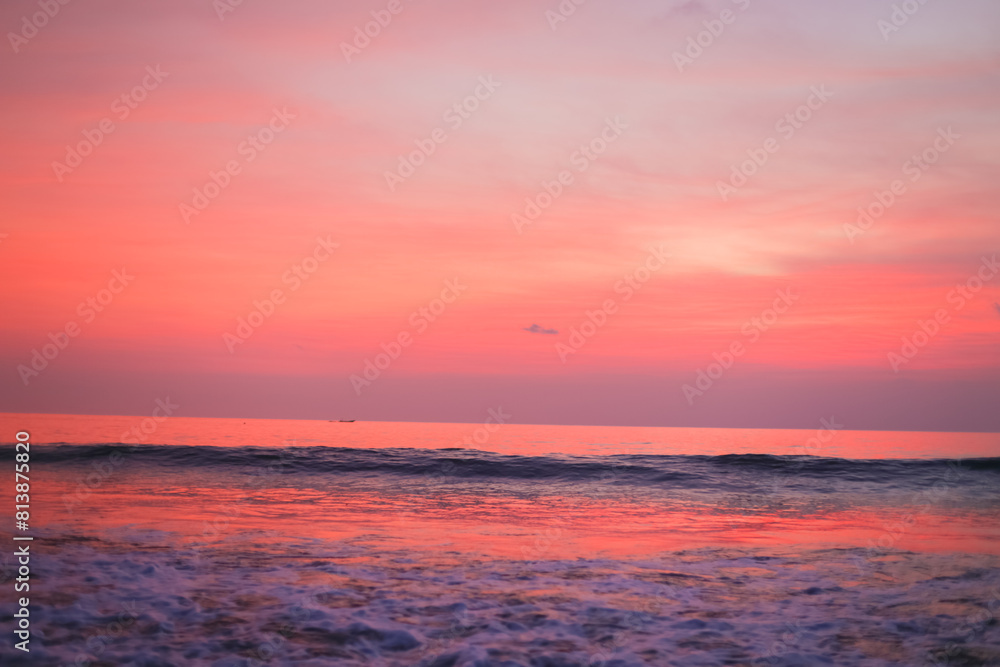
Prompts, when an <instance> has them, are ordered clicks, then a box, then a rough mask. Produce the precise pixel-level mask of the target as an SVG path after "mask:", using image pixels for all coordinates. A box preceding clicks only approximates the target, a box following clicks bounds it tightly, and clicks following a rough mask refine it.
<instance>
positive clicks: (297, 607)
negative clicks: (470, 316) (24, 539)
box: [0, 409, 1000, 667]
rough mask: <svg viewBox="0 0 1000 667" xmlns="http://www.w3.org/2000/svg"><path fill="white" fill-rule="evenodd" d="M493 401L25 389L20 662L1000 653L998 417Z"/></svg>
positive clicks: (947, 657)
mask: <svg viewBox="0 0 1000 667" xmlns="http://www.w3.org/2000/svg"><path fill="white" fill-rule="evenodd" d="M498 421H500V422H502V421H504V418H503V412H502V410H499V409H497V410H494V411H493V412H491V413H484V423H482V424H417V423H364V422H353V423H344V422H326V421H322V422H321V421H282V420H242V419H240V420H236V419H191V418H183V417H176V416H175V417H169V418H165V419H164V418H160V419H153V418H152V417H148V418H146V417H105V416H70V415H13V414H3V415H0V424H2V426H3V429H2V432H0V442H2V444H0V461H2V463H0V465H3V466H9V469H8V470H9V473H10V475H11V476H13V466H14V444H13V443H14V434H15V433H16V432H17V431H22V430H23V431H27V432H29V433H30V436H31V438H30V441H31V443H32V444H31V461H30V465H31V472H30V477H31V518H30V528H29V530H28V531H27V532H20V531H17V532H15V531H13V530H12V528H13V509H12V510H11V517H10V519H8V520H5V521H4V522H3V523H2V525H3V530H2V531H0V538H2V539H3V540H4V542H5V543H6V544H8V545H10V544H13V542H12V540H11V537H12V536H13V535H15V534H16V535H31V536H33V537H34V541H33V542H32V546H31V549H32V561H31V581H30V585H31V591H30V595H31V603H32V604H31V627H32V642H31V653H30V654H24V653H22V652H20V651H17V650H15V649H14V648H13V640H12V639H10V637H12V636H13V633H12V630H13V620H14V619H13V617H12V614H13V612H14V610H15V608H16V607H15V605H14V601H13V600H14V594H13V593H12V589H13V581H12V579H13V578H14V577H16V576H17V573H16V563H15V562H14V560H13V557H12V552H13V549H12V548H5V549H4V550H3V553H2V555H0V586H2V587H3V588H4V590H5V591H7V592H6V594H5V595H4V596H0V619H2V623H0V626H2V627H4V628H5V630H4V631H5V633H6V634H7V636H6V637H5V638H4V641H3V642H2V643H0V664H3V665H22V664H23V665H84V664H87V665H91V667H95V666H101V665H148V666H161V665H162V666H165V665H211V666H213V667H235V666H250V665H307V666H320V665H345V666H354V665H384V666H386V667H390V666H391V667H396V666H399V667H402V666H410V665H414V666H418V667H472V666H476V667H570V666H584V665H587V666H591V665H593V666H595V667H596V666H603V667H632V666H639V665H679V666H680V665H683V666H689V665H690V666H695V665H697V666H702V665H705V666H708V665H754V666H757V665H784V666H789V667H791V666H796V665H865V666H868V665H871V666H883V665H894V666H895V665H899V666H908V667H909V666H914V665H954V666H965V665H998V666H1000V624H998V622H997V618H996V617H997V615H998V614H1000V521H998V519H1000V434H968V433H966V434H957V433H903V432H860V431H849V430H845V429H844V427H843V426H842V425H839V424H837V423H836V421H835V419H834V418H832V417H826V418H824V419H822V420H821V419H819V418H817V425H816V429H813V430H808V431H802V430H739V429H682V428H626V427H569V426H531V425H517V424H508V423H501V424H498V423H497V422H498ZM5 493H6V496H7V497H8V500H9V501H13V497H12V496H13V489H12V488H11V487H10V486H8V489H7V491H6V492H5ZM19 595H20V594H19ZM7 629H10V632H7Z"/></svg>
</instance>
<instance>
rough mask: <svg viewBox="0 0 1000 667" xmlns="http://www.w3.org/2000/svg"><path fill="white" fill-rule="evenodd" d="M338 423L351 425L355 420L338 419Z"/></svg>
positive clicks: (330, 420)
mask: <svg viewBox="0 0 1000 667" xmlns="http://www.w3.org/2000/svg"><path fill="white" fill-rule="evenodd" d="M327 421H329V422H332V421H333V420H332V419H327ZM337 421H338V422H341V423H344V424H350V423H351V422H353V421H354V420H353V419H338V420H337Z"/></svg>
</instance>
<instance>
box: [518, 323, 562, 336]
mask: <svg viewBox="0 0 1000 667" xmlns="http://www.w3.org/2000/svg"><path fill="white" fill-rule="evenodd" d="M524 331H527V332H528V333H538V334H557V333H559V332H558V331H557V330H556V329H546V328H545V327H542V326H539V325H537V324H532V325H531V326H530V327H524Z"/></svg>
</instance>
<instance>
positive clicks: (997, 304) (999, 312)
mask: <svg viewBox="0 0 1000 667" xmlns="http://www.w3.org/2000/svg"><path fill="white" fill-rule="evenodd" d="M993 307H994V308H996V309H997V315H1000V303H997V302H996V301H994V302H993Z"/></svg>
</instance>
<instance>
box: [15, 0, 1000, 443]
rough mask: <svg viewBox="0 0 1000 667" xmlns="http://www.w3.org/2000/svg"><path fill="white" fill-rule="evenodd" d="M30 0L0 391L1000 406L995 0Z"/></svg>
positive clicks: (224, 403)
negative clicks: (64, 1) (578, 1)
mask: <svg viewBox="0 0 1000 667" xmlns="http://www.w3.org/2000/svg"><path fill="white" fill-rule="evenodd" d="M51 5H52V6H51V7H49V11H50V12H51V13H54V16H51V17H49V16H45V15H44V13H43V9H40V7H43V8H44V7H46V6H48V4H47V3H46V2H45V1H44V0H43V1H42V2H41V3H38V2H37V1H36V2H27V1H24V0H17V1H15V2H7V3H4V5H3V7H2V8H0V26H2V27H3V29H4V33H5V35H6V38H5V43H4V44H3V45H2V47H0V51H2V52H3V55H2V57H0V75H2V77H3V81H4V85H3V87H2V88H0V108H2V111H0V113H2V114H3V118H4V123H3V132H4V136H5V139H4V150H3V151H2V153H0V189H2V198H3V202H4V207H3V208H4V212H3V216H2V218H0V280H2V281H3V285H4V288H3V290H2V293H0V308H2V312H3V320H2V321H3V326H2V330H0V358H2V367H3V369H4V371H3V373H2V374H0V392H2V396H3V405H2V406H0V409H2V410H4V411H21V412H69V413H74V412H80V413H108V414H148V413H149V412H151V411H152V409H153V407H154V400H155V399H157V398H165V397H169V398H170V399H171V400H172V401H173V402H175V403H177V404H179V405H180V406H181V407H180V410H179V414H183V415H184V416H239V417H290V418H318V419H336V418H357V419H362V420H417V421H469V422H477V421H483V420H485V419H486V418H487V410H489V409H490V408H497V407H502V408H503V409H504V411H505V412H507V413H510V414H511V415H512V416H513V421H518V422H528V423H531V422H535V423H582V424H642V425H663V426H747V427H758V426H759V427H805V428H810V427H818V426H819V423H820V419H821V418H830V417H831V416H834V417H836V418H837V419H838V420H839V421H840V422H841V423H843V424H844V425H845V426H846V427H847V428H857V429H904V430H906V429H912V430H919V429H928V430H973V431H976V430H979V431H995V430H1000V411H998V410H997V408H996V405H997V396H998V392H1000V305H998V302H1000V266H997V265H996V258H997V256H998V254H1000V243H998V238H1000V233H998V232H1000V214H998V209H997V199H996V193H997V192H998V183H1000V113H998V111H1000V108H998V106H1000V105H998V103H1000V41H998V40H997V35H998V34H1000V4H998V3H996V2H994V1H993V0H951V1H950V2H941V1H938V2H927V3H926V4H924V5H919V3H917V2H916V0H911V2H908V3H896V7H897V9H895V10H894V4H893V2H890V1H888V0H877V1H871V0H846V1H842V2H837V3H831V2H819V1H818V0H808V1H797V2H792V1H791V0H783V1H777V0H772V1H768V0H736V1H732V0H686V1H682V0H658V1H645V0H635V1H629V2H609V1H607V0H587V1H586V2H582V4H579V5H576V4H574V3H573V2H571V1H570V0H564V1H563V3H562V5H560V3H559V2H558V1H557V0H551V1H549V2H540V1H535V2H525V1H523V0H513V1H511V2H478V1H474V2H469V1H457V0H455V1H451V0H418V1H411V0H392V1H390V0H376V1H366V2H353V3H347V2H321V1H319V0H311V1H310V0H291V1H285V2H276V1H273V0H272V1H267V0H243V2H242V3H240V4H236V0H216V1H215V2H214V4H213V2H212V1H211V0H180V1H178V0H170V1H167V0H154V1H150V2H142V3H127V2H108V1H103V0H86V1H84V0H76V1H73V2H68V3H67V4H65V5H60V4H58V2H57V1H56V0H51ZM901 5H906V6H907V8H908V9H910V10H911V12H912V15H911V14H907V13H906V12H904V11H903V9H902V8H900V6H901ZM911 5H912V6H911ZM560 6H561V7H562V8H563V9H562V10H560ZM52 7H55V9H52ZM567 8H573V11H572V13H570V12H569V11H568V9H567ZM373 12H374V14H373ZM560 12H562V13H560ZM33 16H35V18H32V17H33ZM25 17H27V18H25ZM43 19H44V20H43ZM379 20H381V21H382V23H384V24H385V25H379V24H378V23H377V21H379ZM32 21H35V23H34V24H32ZM38 24H41V27H40V28H37V29H36V28H35V25H38ZM366 24H368V25H367V29H368V30H369V32H370V33H371V34H374V36H373V37H371V36H364V31H365V30H366ZM699 33H700V34H699ZM755 159H756V162H754V160H755ZM411 172H412V173H411ZM734 172H735V173H734ZM213 179H214V180H213ZM744 181H745V182H744ZM220 186H221V187H220ZM552 193H555V196H554V197H553V196H552ZM880 200H881V201H880ZM529 202H530V203H529ZM533 206H537V207H538V208H537V210H533V208H532V207H533ZM859 208H861V209H864V210H867V211H868V212H869V213H870V214H871V217H870V218H868V219H865V218H863V217H862V218H860V219H859ZM883 211H884V212H883ZM116 272H118V273H116ZM102 290H103V291H102ZM782 295H784V297H783V296H782ZM276 296H277V299H275V298H274V297H276ZM88 299H94V303H92V304H88ZM101 300H103V301H104V303H101ZM265 301H267V302H268V303H265ZM274 301H276V302H274ZM255 302H256V305H255ZM606 306H607V308H606V309H605V307H606ZM421 309H424V310H425V312H423V313H421ZM260 311H263V315H251V313H254V312H260ZM272 311H273V312H272ZM588 311H589V312H590V313H591V316H590V318H588V314H587V313H588ZM265 316H266V317H265ZM240 318H243V320H244V321H246V322H247V323H246V324H240ZM591 320H593V321H594V322H596V324H587V323H588V322H590V321H591ZM254 323H256V324H258V325H259V326H253V324H254ZM921 323H922V324H921ZM67 326H69V330H70V331H75V332H76V335H74V336H72V337H69V336H66V337H65V338H63V337H62V336H61V334H60V333H59V332H65V331H67ZM574 331H576V332H581V331H582V333H579V335H576V334H574ZM587 332H589V333H590V334H591V335H589V336H587V335H586V333H587ZM247 333H249V334H250V335H248V336H247V335H245V334H247ZM904 338H906V339H907V340H908V341H910V344H912V345H913V347H912V348H910V347H909V344H904V340H903V339H904ZM914 338H916V340H914ZM401 340H402V341H409V343H408V344H405V346H404V345H400V347H399V349H398V350H396V349H395V347H394V345H396V344H398V342H399V341H401ZM60 341H61V342H62V343H63V344H65V347H64V349H57V347H53V346H58V344H59V342H60ZM581 343H582V344H581ZM46 345H49V346H50V347H49V348H48V353H49V355H48V356H50V357H51V358H49V359H44V352H45V350H43V348H44V347H45V346H46ZM734 345H735V346H736V348H737V349H742V352H741V353H739V354H738V355H734V357H733V359H732V363H731V364H729V366H730V367H728V368H725V369H723V368H722V367H721V365H720V366H717V367H715V368H714V369H713V368H712V366H711V365H712V364H714V363H726V364H728V361H727V354H729V353H730V352H729V351H730V350H732V349H733V348H734ZM385 349H387V350H389V351H390V352H393V351H397V352H398V355H397V358H395V359H391V358H390V357H388V356H386V357H379V356H378V355H380V354H385V353H384V352H383V350H385ZM35 351H38V354H35ZM53 351H55V353H54V354H53ZM911 352H912V354H910V353H911ZM33 357H34V360H33ZM717 359H721V360H722V362H717ZM387 360H388V363H386V361H387ZM369 362H370V363H369ZM33 363H34V367H32V364H33ZM376 364H379V365H382V366H383V368H381V369H379V368H376V367H375V366H376ZM366 365H367V368H368V371H367V372H368V376H367V377H366V376H365V373H366ZM376 371H377V375H376ZM709 371H712V373H713V374H714V375H716V376H717V377H714V378H710V377H708V375H707V374H708V373H709ZM700 372H704V373H705V375H700V374H699V373H700ZM352 376H354V379H353V380H352ZM699 378H701V379H700V380H699ZM699 382H700V384H699ZM685 386H687V389H686V388H685ZM695 390H697V391H695Z"/></svg>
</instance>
